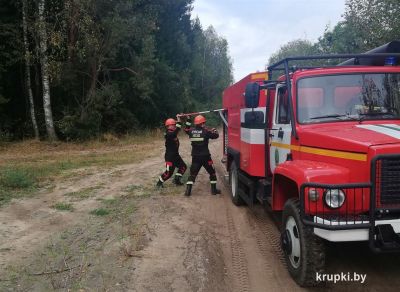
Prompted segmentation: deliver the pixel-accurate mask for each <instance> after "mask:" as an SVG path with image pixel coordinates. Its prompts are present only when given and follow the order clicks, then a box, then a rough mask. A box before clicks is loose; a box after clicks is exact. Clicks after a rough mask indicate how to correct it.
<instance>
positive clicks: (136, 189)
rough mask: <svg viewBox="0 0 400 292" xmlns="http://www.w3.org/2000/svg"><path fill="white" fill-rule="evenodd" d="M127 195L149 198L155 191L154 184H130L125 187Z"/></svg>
mask: <svg viewBox="0 0 400 292" xmlns="http://www.w3.org/2000/svg"><path fill="white" fill-rule="evenodd" d="M123 191H124V192H125V194H126V195H128V196H133V197H139V198H148V197H150V196H151V195H152V194H153V193H154V187H153V186H141V185H139V186H138V185H128V186H127V187H126V188H124V189H123Z"/></svg>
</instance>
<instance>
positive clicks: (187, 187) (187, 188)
mask: <svg viewBox="0 0 400 292" xmlns="http://www.w3.org/2000/svg"><path fill="white" fill-rule="evenodd" d="M192 186H193V185H191V184H187V185H186V192H185V196H186V197H189V196H190V195H191V194H192Z"/></svg>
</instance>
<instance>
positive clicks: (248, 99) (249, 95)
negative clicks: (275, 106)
mask: <svg viewBox="0 0 400 292" xmlns="http://www.w3.org/2000/svg"><path fill="white" fill-rule="evenodd" d="M244 98H245V104H246V107H251V108H255V107H258V102H259V99H260V85H259V84H258V83H256V82H253V83H247V84H246V90H245V92H244Z"/></svg>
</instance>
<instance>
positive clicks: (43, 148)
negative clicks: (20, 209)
mask: <svg viewBox="0 0 400 292" xmlns="http://www.w3.org/2000/svg"><path fill="white" fill-rule="evenodd" d="M116 139H117V140H116ZM157 139H159V140H160V141H161V134H160V133H157V132H151V131H148V132H144V133H141V134H140V135H136V136H133V135H132V136H126V137H122V138H120V137H117V138H115V139H114V138H112V139H105V141H104V140H101V139H100V140H93V141H87V142H84V143H63V142H58V143H47V142H37V141H25V142H19V143H7V144H4V145H0V156H1V157H2V159H1V161H0V206H2V205H4V204H5V203H7V202H9V201H10V200H11V199H13V198H20V197H25V196H29V195H34V194H35V193H36V191H37V190H38V189H42V188H43V187H46V188H50V189H51V186H52V185H54V184H55V183H56V181H57V180H58V179H66V178H68V179H75V178H76V179H81V178H82V177H83V176H85V175H89V174H90V172H88V171H86V172H84V173H81V171H78V172H77V171H76V170H81V169H87V168H90V167H101V168H109V167H113V166H118V165H123V164H128V163H136V162H139V161H141V160H143V159H146V158H147V157H150V156H152V155H153V153H155V152H157V151H158V149H157V148H156V147H154V141H155V140H157ZM109 140H110V141H109ZM160 145H161V144H160ZM119 174H120V173H119V172H116V173H115V174H114V175H115V176H118V175H119ZM92 191H93V189H85V190H83V191H78V192H77V193H75V194H69V195H71V196H72V197H76V198H78V199H85V198H87V197H90V196H91V195H92Z"/></svg>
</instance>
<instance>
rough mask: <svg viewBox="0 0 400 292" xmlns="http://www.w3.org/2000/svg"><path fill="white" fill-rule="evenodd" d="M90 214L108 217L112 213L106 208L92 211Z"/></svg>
mask: <svg viewBox="0 0 400 292" xmlns="http://www.w3.org/2000/svg"><path fill="white" fill-rule="evenodd" d="M90 214H92V215H96V216H107V215H108V214H110V211H109V210H107V209H104V208H98V209H94V210H92V211H90Z"/></svg>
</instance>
